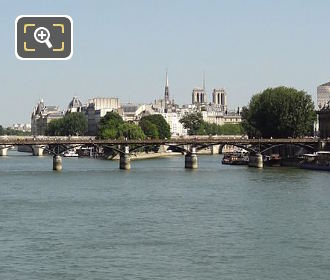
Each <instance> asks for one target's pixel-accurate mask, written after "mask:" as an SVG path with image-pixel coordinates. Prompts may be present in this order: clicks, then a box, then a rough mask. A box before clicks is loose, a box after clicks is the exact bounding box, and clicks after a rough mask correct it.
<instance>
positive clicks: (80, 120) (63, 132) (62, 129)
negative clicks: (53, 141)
mask: <svg viewBox="0 0 330 280" xmlns="http://www.w3.org/2000/svg"><path fill="white" fill-rule="evenodd" d="M87 127H88V124H87V119H86V117H85V115H84V113H80V112H79V113H69V114H66V115H65V116H64V117H63V118H61V119H57V120H52V121H51V122H50V123H49V124H48V126H47V131H46V134H47V135H52V136H69V135H85V134H86V131H87Z"/></svg>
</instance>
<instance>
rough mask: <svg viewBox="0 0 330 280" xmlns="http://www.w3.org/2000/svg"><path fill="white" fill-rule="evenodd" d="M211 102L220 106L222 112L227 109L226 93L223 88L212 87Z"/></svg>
mask: <svg viewBox="0 0 330 280" xmlns="http://www.w3.org/2000/svg"><path fill="white" fill-rule="evenodd" d="M212 103H213V104H214V105H216V106H218V107H220V108H221V110H222V111H223V112H225V111H227V93H226V91H225V89H224V88H221V89H213V92H212Z"/></svg>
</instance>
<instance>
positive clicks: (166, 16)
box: [0, 0, 330, 126]
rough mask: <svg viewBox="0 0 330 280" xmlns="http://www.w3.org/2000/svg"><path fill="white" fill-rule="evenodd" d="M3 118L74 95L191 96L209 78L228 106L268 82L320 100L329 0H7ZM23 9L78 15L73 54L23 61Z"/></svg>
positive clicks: (1, 19)
mask: <svg viewBox="0 0 330 280" xmlns="http://www.w3.org/2000/svg"><path fill="white" fill-rule="evenodd" d="M0 4H1V9H0V36H1V42H0V45H1V47H0V61H1V64H0V96H1V102H0V124H2V125H5V126H8V125H11V124H13V123H15V122H21V123H22V122H29V121H30V116H31V112H32V110H33V107H34V106H35V105H36V103H37V102H38V101H39V100H40V99H41V98H43V99H44V101H45V103H46V105H58V106H60V107H61V108H62V109H65V108H66V107H67V105H68V103H69V102H70V100H71V99H72V97H73V96H77V97H78V98H79V99H80V100H81V101H83V102H85V101H86V100H87V99H89V98H92V97H98V96H99V97H118V98H120V101H121V103H126V102H128V101H130V102H133V103H135V102H140V103H142V102H152V101H153V100H155V99H158V98H162V97H163V95H164V87H165V73H166V69H168V75H169V90H170V98H171V99H172V98H173V97H174V98H175V100H176V101H177V102H178V103H179V104H186V103H190V102H191V92H192V89H193V88H194V87H202V86H203V72H205V77H206V91H207V94H208V100H210V98H211V91H212V89H213V88H221V87H224V88H226V90H227V93H228V107H229V108H230V109H235V108H237V107H238V106H240V107H241V106H243V105H246V104H247V103H248V102H249V100H250V98H251V96H252V95H253V94H255V93H257V92H260V91H262V90H263V89H265V88H267V87H275V86H280V85H284V86H292V87H295V88H297V89H299V90H305V91H307V92H308V93H309V94H311V95H312V97H313V100H314V102H315V101H316V87H317V86H318V85H320V84H323V83H325V82H328V81H330V63H329V61H330V51H329V50H330V36H329V32H330V31H329V20H328V18H329V16H328V13H329V10H330V2H329V1H326V0H319V1H314V2H312V1H304V0H300V1H298V0H291V1H281V0H278V1H265V0H263V1H261V0H260V1H259V0H258V1H257V0H254V1H253V0H251V1H243V0H241V1H239V0H237V1H229V0H228V1H220V0H218V1H216V0H169V1H161V0H148V1H146V0H139V1H134V0H131V1H128V0H123V1H111V0H104V1H101V0H99V1H97V0H96V1H85V0H71V1H64V0H62V1H61V0H58V1H52V0H34V1H19V0H17V1H12V0H0ZM22 14H54V15H55V14H63V15H70V16H71V17H72V19H73V25H74V54H73V57H72V59H71V60H69V61H19V60H17V59H16V57H15V54H14V30H15V29H14V27H15V26H14V23H15V19H16V17H17V16H19V15H22Z"/></svg>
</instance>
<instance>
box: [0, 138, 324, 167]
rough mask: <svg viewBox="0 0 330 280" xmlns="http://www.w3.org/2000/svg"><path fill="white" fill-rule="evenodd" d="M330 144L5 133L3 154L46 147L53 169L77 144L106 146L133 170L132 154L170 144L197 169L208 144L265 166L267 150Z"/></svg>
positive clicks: (312, 149) (40, 150)
mask: <svg viewBox="0 0 330 280" xmlns="http://www.w3.org/2000/svg"><path fill="white" fill-rule="evenodd" d="M329 143H330V140H329V139H325V140H321V139H319V138H315V137H309V138H294V139H292V138H283V139H248V138H246V137H223V136H197V137H191V136H190V137H182V138H181V137H179V138H172V139H146V140H126V139H120V140H112V139H109V140H103V139H96V138H95V137H46V136H29V137H26V136H25V137H20V136H1V137H0V156H5V155H7V151H8V149H9V148H10V147H13V146H29V147H31V150H32V151H33V154H34V155H36V156H40V155H42V154H43V152H44V150H46V151H47V152H48V153H50V154H52V155H53V169H54V170H61V169H62V155H63V153H65V152H66V151H68V150H71V149H73V148H74V147H88V148H90V147H95V148H99V147H103V148H106V149H110V150H113V151H115V152H117V153H119V154H120V161H119V162H120V163H119V167H120V169H125V170H128V169H130V157H131V153H132V152H134V151H136V150H137V149H140V148H144V147H159V146H161V145H164V146H167V147H168V149H170V150H175V151H179V152H181V153H182V154H184V155H185V167H186V168H190V169H195V168H197V167H198V164H197V155H196V153H197V151H199V150H201V149H205V148H207V147H215V146H216V147H218V148H219V149H220V151H221V150H222V148H223V146H225V145H231V146H236V147H239V148H243V149H245V150H247V151H248V152H249V154H250V163H251V166H255V167H262V154H263V153H265V152H266V151H268V150H270V149H272V148H274V147H280V146H283V145H293V146H298V147H302V148H304V149H305V150H306V151H309V152H315V151H318V150H322V149H324V147H325V146H326V145H328V144H329Z"/></svg>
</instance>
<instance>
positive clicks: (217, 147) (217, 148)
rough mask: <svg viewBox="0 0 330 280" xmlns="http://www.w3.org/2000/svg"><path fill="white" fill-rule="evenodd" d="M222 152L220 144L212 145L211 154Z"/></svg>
mask: <svg viewBox="0 0 330 280" xmlns="http://www.w3.org/2000/svg"><path fill="white" fill-rule="evenodd" d="M219 152H220V145H212V146H211V155H218V154H219Z"/></svg>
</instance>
